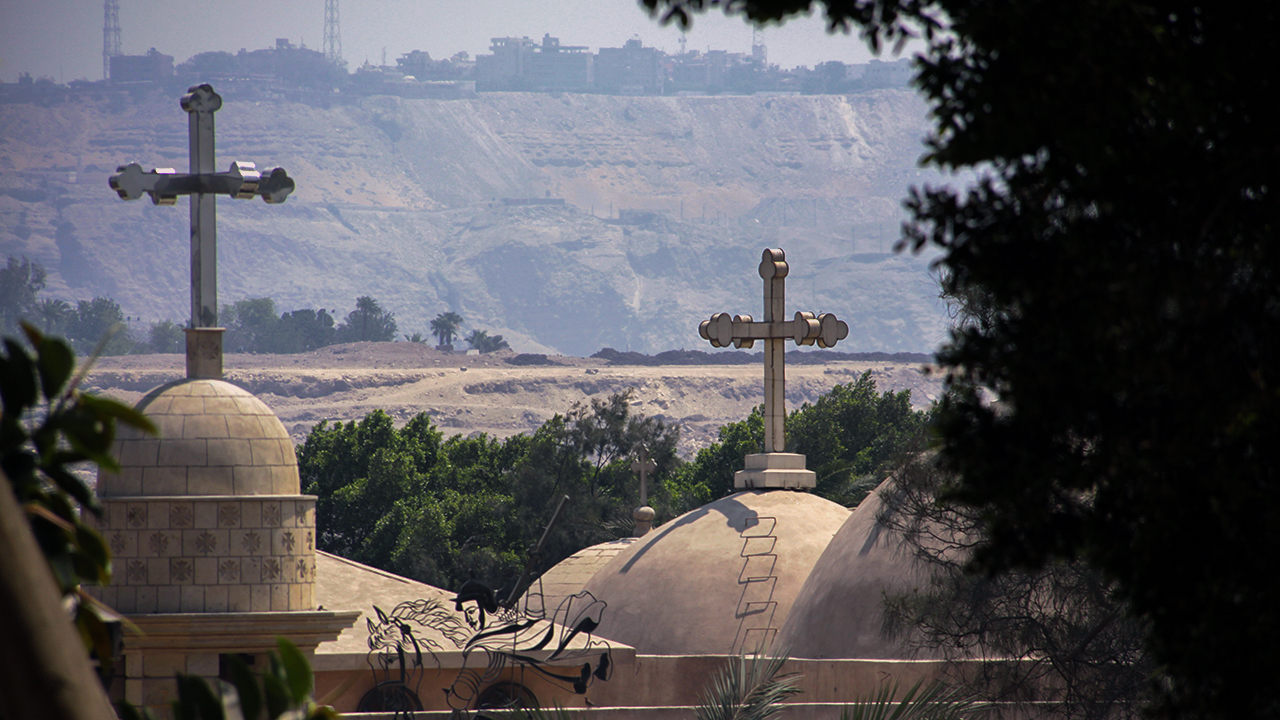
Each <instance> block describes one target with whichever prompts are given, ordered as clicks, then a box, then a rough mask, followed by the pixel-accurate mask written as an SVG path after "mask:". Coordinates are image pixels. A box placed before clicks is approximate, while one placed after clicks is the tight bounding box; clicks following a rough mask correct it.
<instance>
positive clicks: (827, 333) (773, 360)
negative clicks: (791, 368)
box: [698, 249, 849, 453]
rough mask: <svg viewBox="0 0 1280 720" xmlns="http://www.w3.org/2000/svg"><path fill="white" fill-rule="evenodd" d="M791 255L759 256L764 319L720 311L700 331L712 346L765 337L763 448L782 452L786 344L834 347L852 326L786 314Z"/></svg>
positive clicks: (830, 318) (827, 316) (747, 343)
mask: <svg viewBox="0 0 1280 720" xmlns="http://www.w3.org/2000/svg"><path fill="white" fill-rule="evenodd" d="M787 271H788V267H787V262H786V255H785V254H784V253H783V252H782V250H773V249H765V251H764V254H763V257H762V258H761V260H760V277H761V278H764V318H763V319H762V321H760V322H755V321H753V320H752V319H751V316H750V315H734V316H733V317H730V316H729V314H728V313H716V314H715V315H712V316H711V319H710V320H703V321H702V323H701V324H700V325H699V326H698V334H699V335H701V336H702V337H703V339H705V340H710V341H711V345H712V346H713V347H729V345H730V344H732V345H733V346H734V347H738V348H750V347H752V346H753V345H755V341H756V340H764V343H765V349H764V451H765V452H766V453H781V452H784V451H785V449H786V435H785V422H786V396H787V393H786V389H787V380H786V373H785V368H784V367H783V356H784V352H785V349H786V347H785V343H786V341H787V340H788V339H790V340H794V341H795V343H796V344H797V345H813V344H815V343H816V344H817V345H818V347H824V348H829V347H834V346H835V344H836V343H837V342H839V341H841V340H843V339H845V338H846V337H848V336H849V326H848V325H847V324H846V323H845V322H844V321H842V320H839V319H837V318H836V316H835V315H833V314H831V313H822V314H821V315H818V316H816V317H815V316H814V314H813V313H810V312H798V313H796V314H795V316H794V317H793V318H792V319H791V320H783V319H782V318H784V317H785V316H786V309H785V306H786V303H785V294H784V284H785V282H786V277H787Z"/></svg>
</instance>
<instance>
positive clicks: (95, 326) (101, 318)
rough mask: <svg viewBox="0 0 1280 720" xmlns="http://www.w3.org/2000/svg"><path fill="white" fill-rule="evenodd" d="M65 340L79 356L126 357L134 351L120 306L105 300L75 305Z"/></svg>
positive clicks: (80, 302) (98, 298)
mask: <svg viewBox="0 0 1280 720" xmlns="http://www.w3.org/2000/svg"><path fill="white" fill-rule="evenodd" d="M67 337H68V338H69V339H70V340H71V344H72V345H73V346H74V347H75V349H76V351H77V352H78V353H80V354H81V355H89V354H91V353H97V354H100V355H128V354H129V353H131V352H133V349H134V342H133V338H131V337H130V336H129V331H128V329H127V328H126V326H125V325H124V313H123V312H122V311H121V310H120V304H119V303H117V302H116V301H115V300H112V299H111V298H108V297H96V298H94V299H92V300H80V301H79V302H77V303H76V310H75V315H74V317H72V318H71V320H70V326H69V327H68V328H67Z"/></svg>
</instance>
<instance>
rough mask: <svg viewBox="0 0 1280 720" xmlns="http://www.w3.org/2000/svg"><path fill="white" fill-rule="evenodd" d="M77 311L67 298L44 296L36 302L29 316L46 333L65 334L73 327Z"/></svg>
mask: <svg viewBox="0 0 1280 720" xmlns="http://www.w3.org/2000/svg"><path fill="white" fill-rule="evenodd" d="M75 316H76V311H75V309H74V308H72V307H71V305H70V304H68V303H67V301H65V300H55V299H53V298H44V299H42V300H40V301H38V302H37V303H36V308H35V310H34V311H33V312H32V313H31V317H30V318H29V319H30V320H31V322H32V324H33V325H35V326H36V327H38V328H39V329H40V331H41V332H43V333H44V334H45V335H54V336H63V335H66V334H67V332H68V331H69V330H70V329H71V321H72V320H73V319H74V318H75Z"/></svg>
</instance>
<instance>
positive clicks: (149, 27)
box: [0, 0, 892, 82]
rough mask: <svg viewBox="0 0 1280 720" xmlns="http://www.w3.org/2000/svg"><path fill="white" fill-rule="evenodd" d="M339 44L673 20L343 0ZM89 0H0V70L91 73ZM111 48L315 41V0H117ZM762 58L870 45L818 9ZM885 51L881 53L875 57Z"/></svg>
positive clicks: (98, 35)
mask: <svg viewBox="0 0 1280 720" xmlns="http://www.w3.org/2000/svg"><path fill="white" fill-rule="evenodd" d="M340 5H341V27H342V49H343V55H344V56H345V57H346V59H347V62H348V63H350V67H351V68H353V69H354V68H355V67H357V66H359V65H360V64H362V63H363V62H364V61H365V60H366V59H367V60H369V61H370V62H373V63H375V64H376V63H379V62H380V61H381V58H382V52H383V49H384V48H385V49H386V56H387V61H388V62H389V63H392V64H394V62H395V58H397V57H399V56H400V55H401V54H402V53H405V52H408V51H410V50H426V51H427V52H429V53H431V56H432V57H433V58H443V57H448V56H450V55H452V54H453V53H455V52H458V51H459V50H466V51H467V52H469V53H471V54H472V55H473V56H474V55H477V54H480V53H484V52H487V51H488V46H489V38H492V37H500V36H508V35H517V36H520V35H527V36H529V37H531V38H538V39H540V38H541V37H542V34H543V33H551V34H552V35H553V36H556V37H559V38H560V40H561V42H562V43H564V44H566V45H586V46H589V47H590V48H591V49H592V51H595V50H597V49H598V48H599V47H601V46H604V47H617V46H620V45H621V44H622V43H623V42H624V41H626V40H627V39H629V38H631V37H634V36H639V37H640V39H641V40H642V41H643V42H644V43H645V45H653V46H657V47H659V48H662V49H664V50H666V51H668V52H676V51H678V50H679V38H680V31H679V29H677V28H676V27H675V26H668V27H660V26H659V25H658V23H657V21H655V20H652V19H650V18H649V17H648V16H647V15H646V14H645V13H644V11H643V10H642V9H641V8H640V7H639V6H638V5H637V4H636V2H635V1H634V0H466V1H464V0H360V1H358V2H354V1H353V0H343V1H342V2H341V3H340ZM102 15H103V12H102V2H101V1H100V0H0V80H3V81H4V82H13V81H14V80H16V79H17V77H18V74H19V73H21V72H29V73H31V74H32V75H33V76H36V77H41V76H44V77H51V78H53V79H54V80H59V81H62V82H67V81H70V80H75V79H88V80H100V79H102ZM120 27H121V45H122V50H123V51H124V53H125V54H127V55H135V54H141V53H145V52H146V51H147V50H148V49H149V48H152V47H154V48H156V49H157V50H159V51H161V52H163V53H166V54H168V55H172V56H174V59H175V61H176V62H181V61H183V60H185V59H187V58H189V57H191V56H192V55H194V54H196V53H199V52H205V51H209V50H225V51H228V52H233V53H234V52H236V51H238V50H239V49H241V48H247V49H250V50H254V49H258V48H264V47H269V46H272V45H274V44H275V39H276V38H278V37H283V38H288V39H289V40H290V41H291V42H294V43H298V42H303V43H305V44H306V46H307V47H309V48H314V49H316V50H320V49H322V48H323V39H324V0H217V1H216V2H210V1H205V2H193V1H192V0H120ZM763 37H764V41H765V44H766V45H767V46H768V48H769V61H770V62H772V63H777V64H779V65H781V66H783V67H784V68H787V67H792V66H795V65H814V64H816V63H819V62H823V61H826V60H840V61H842V62H866V61H867V60H868V59H870V58H871V57H872V56H871V54H870V52H869V51H868V50H867V48H866V46H865V45H864V44H863V43H862V41H861V40H859V39H858V38H857V37H856V36H853V35H840V34H837V35H834V36H831V35H828V34H827V33H826V30H825V27H824V25H823V22H822V20H821V19H820V18H818V17H808V18H799V19H796V20H792V21H791V22H789V23H787V24H786V25H784V26H782V27H770V28H766V29H765V30H764V36H763ZM688 47H689V48H690V49H698V50H706V49H707V48H708V47H711V48H714V49H717V50H729V51H733V52H748V51H750V49H751V27H750V26H749V25H747V24H746V23H745V22H744V21H742V20H741V19H737V18H733V19H730V18H726V17H724V16H723V15H722V14H721V13H719V12H716V13H711V14H708V15H704V16H700V17H698V18H696V19H695V21H694V26H693V28H692V30H690V31H689V33H688ZM885 59H892V58H888V57H886V58H885Z"/></svg>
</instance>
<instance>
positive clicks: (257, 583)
mask: <svg viewBox="0 0 1280 720" xmlns="http://www.w3.org/2000/svg"><path fill="white" fill-rule="evenodd" d="M104 506H105V510H106V512H105V513H104V516H103V519H102V521H101V523H100V525H101V533H102V536H103V539H104V541H105V542H106V544H107V545H108V547H110V548H111V551H112V553H113V555H114V556H115V557H116V562H117V582H116V585H114V586H111V587H103V588H96V587H95V588H92V589H91V590H90V592H92V593H93V594H94V595H95V596H97V597H99V598H100V599H103V600H104V602H106V601H107V599H108V598H110V603H111V604H112V606H113V607H116V608H118V609H120V610H122V611H124V612H129V613H155V612H161V613H164V612H227V611H250V610H252V611H265V610H290V611H292V610H308V609H313V608H314V607H315V589H314V587H313V585H314V583H315V579H316V566H315V552H316V550H315V544H316V539H317V538H316V532H315V501H314V500H312V499H309V498H304V497H296V496H288V497H281V496H275V497H266V498H263V497H260V496H259V497H256V498H250V497H245V498H243V499H241V498H237V497H227V496H223V497H217V498H212V497H211V498H203V499H192V500H185V499H181V498H177V497H156V498H140V497H137V496H129V497H127V498H125V497H120V498H118V499H117V498H110V497H108V498H104Z"/></svg>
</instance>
